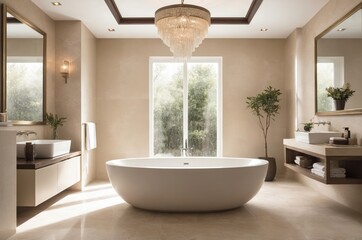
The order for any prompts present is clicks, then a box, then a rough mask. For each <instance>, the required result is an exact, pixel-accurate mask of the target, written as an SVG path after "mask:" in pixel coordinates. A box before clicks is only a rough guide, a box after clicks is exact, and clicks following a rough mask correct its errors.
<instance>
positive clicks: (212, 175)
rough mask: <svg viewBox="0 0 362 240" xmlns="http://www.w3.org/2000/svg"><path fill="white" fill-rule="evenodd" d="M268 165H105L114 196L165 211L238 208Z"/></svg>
mask: <svg viewBox="0 0 362 240" xmlns="http://www.w3.org/2000/svg"><path fill="white" fill-rule="evenodd" d="M267 167H268V162H267V161H265V160H260V159H248V158H210V157H188V158H183V157H175V158H172V157H171V158H133V159H118V160H111V161H108V162H107V172H108V177H109V179H110V181H111V183H112V186H113V188H114V189H115V190H116V192H117V193H118V194H119V195H120V196H121V197H122V198H123V199H124V200H125V201H126V202H128V203H129V204H131V205H132V206H134V207H137V208H142V209H147V210H155V211H171V212H203V211H220V210H226V209H232V208H237V207H240V206H242V205H243V204H244V203H246V202H248V201H249V200H250V199H251V198H253V197H254V196H255V194H256V193H257V192H258V191H259V189H260V188H261V186H262V184H263V182H264V179H265V175H266V172H267Z"/></svg>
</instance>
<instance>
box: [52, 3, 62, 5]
mask: <svg viewBox="0 0 362 240" xmlns="http://www.w3.org/2000/svg"><path fill="white" fill-rule="evenodd" d="M52 4H53V5H54V6H62V4H61V3H60V2H52Z"/></svg>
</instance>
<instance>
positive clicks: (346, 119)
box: [286, 0, 362, 212]
mask: <svg viewBox="0 0 362 240" xmlns="http://www.w3.org/2000/svg"><path fill="white" fill-rule="evenodd" d="M360 2H361V1H360V0H346V1H339V0H330V2H329V3H328V4H327V5H326V6H325V7H324V8H323V9H322V10H321V11H320V12H319V13H318V14H317V15H316V16H315V17H314V18H313V19H312V20H311V21H310V22H309V23H308V24H307V25H306V26H305V27H303V28H302V29H301V30H297V31H296V32H294V33H293V34H292V35H290V36H289V38H288V39H287V46H288V47H287V51H288V52H289V53H288V54H287V55H286V63H287V66H288V68H289V70H287V71H286V72H287V76H286V80H287V85H288V86H290V89H291V95H294V96H291V98H290V100H291V102H292V101H293V99H295V98H297V99H298V101H297V103H296V105H297V106H298V108H297V109H296V110H295V109H294V107H293V106H291V105H293V104H291V105H290V107H289V110H290V114H289V118H292V117H293V115H294V113H295V116H297V118H298V122H299V123H301V122H306V121H309V119H311V118H312V117H313V116H314V115H315V107H314V100H315V98H314V70H315V69H314V38H315V37H316V36H317V35H319V34H320V33H321V32H323V31H324V30H325V29H326V28H328V26H330V25H331V24H333V23H334V22H335V21H337V20H338V19H340V18H341V17H342V16H344V15H345V14H346V13H347V12H349V11H350V10H351V9H352V8H353V7H355V6H356V5H357V4H358V3H360ZM295 57H296V58H295ZM295 60H297V65H295ZM296 66H297V67H296ZM292 69H298V70H297V71H294V70H292ZM293 88H296V90H295V91H294V90H293ZM293 91H294V92H293ZM295 93H296V94H295ZM295 95H297V96H295ZM315 119H316V120H318V119H319V120H322V121H331V122H332V126H331V127H332V129H333V130H337V131H341V129H342V127H344V126H348V127H350V129H351V131H352V137H353V138H356V139H358V143H359V144H360V145H361V144H362V142H361V139H362V125H361V122H362V116H361V115H355V116H329V117H315ZM289 125H290V126H292V127H293V126H294V124H293V123H292V122H290V123H289ZM292 127H291V129H292ZM295 129H296V127H295V126H294V130H295ZM293 132H294V131H288V133H289V134H290V135H289V137H294V133H293ZM298 177H299V179H300V180H301V181H302V182H303V183H305V184H308V185H309V186H311V187H312V188H315V189H316V190H317V191H319V192H320V193H321V194H325V195H327V196H329V197H331V198H332V199H334V200H336V201H338V202H340V203H342V204H344V205H346V206H349V207H351V208H352V209H354V210H356V211H359V212H362V202H361V200H360V197H361V196H362V186H361V185H324V184H321V183H319V182H316V181H314V180H310V179H307V178H305V177H303V176H299V175H298Z"/></svg>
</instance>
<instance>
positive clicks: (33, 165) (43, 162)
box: [17, 151, 81, 169]
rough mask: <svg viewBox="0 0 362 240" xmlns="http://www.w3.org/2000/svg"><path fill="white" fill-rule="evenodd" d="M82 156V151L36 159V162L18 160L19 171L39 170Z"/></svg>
mask: <svg viewBox="0 0 362 240" xmlns="http://www.w3.org/2000/svg"><path fill="white" fill-rule="evenodd" d="M80 155H81V152H80V151H76V152H71V153H67V154H64V155H60V156H57V157H54V158H47V159H35V160H34V161H26V160H25V159H24V158H18V159H17V169H39V168H43V167H46V166H49V165H52V164H55V163H58V162H61V161H64V160H67V159H69V158H73V157H78V156H80Z"/></svg>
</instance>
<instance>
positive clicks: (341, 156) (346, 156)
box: [283, 139, 362, 184]
mask: <svg viewBox="0 0 362 240" xmlns="http://www.w3.org/2000/svg"><path fill="white" fill-rule="evenodd" d="M283 144H284V159H285V162H284V166H286V167H287V168H289V169H291V170H293V171H295V172H297V173H300V174H303V175H305V176H307V177H310V178H312V179H315V180H317V181H319V182H322V183H325V184H362V147H361V146H357V145H338V146H336V145H330V144H308V143H302V142H298V141H296V140H295V139H284V141H283ZM296 156H306V157H309V158H313V159H314V160H315V161H319V162H323V163H324V164H325V172H326V174H325V176H324V177H320V176H318V175H316V174H313V173H312V172H311V170H310V169H307V168H302V167H300V166H299V165H297V164H295V163H294V160H295V158H296ZM332 166H335V167H342V168H345V169H346V178H332V177H331V176H330V174H329V173H330V169H331V167H332Z"/></svg>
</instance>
